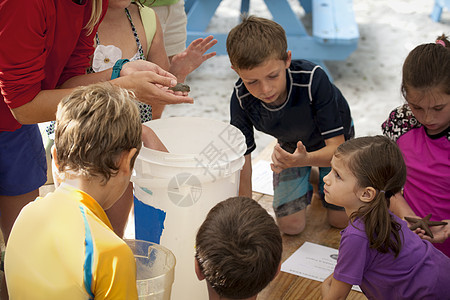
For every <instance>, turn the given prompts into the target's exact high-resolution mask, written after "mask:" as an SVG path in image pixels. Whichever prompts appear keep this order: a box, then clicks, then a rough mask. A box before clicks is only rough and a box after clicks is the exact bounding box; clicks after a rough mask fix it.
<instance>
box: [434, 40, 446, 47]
mask: <svg viewBox="0 0 450 300" xmlns="http://www.w3.org/2000/svg"><path fill="white" fill-rule="evenodd" d="M436 44H438V45H441V46H443V47H446V46H445V42H444V41H443V40H436Z"/></svg>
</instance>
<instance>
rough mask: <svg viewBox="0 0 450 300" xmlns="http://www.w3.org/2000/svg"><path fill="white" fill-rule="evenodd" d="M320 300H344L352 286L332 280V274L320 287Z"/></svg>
mask: <svg viewBox="0 0 450 300" xmlns="http://www.w3.org/2000/svg"><path fill="white" fill-rule="evenodd" d="M321 289H322V299H324V300H341V299H346V298H347V296H348V294H349V293H350V290H351V289H352V286H351V285H350V284H348V283H345V282H343V281H339V280H336V279H334V277H333V274H331V275H330V276H328V278H327V279H325V280H324V282H323V283H322V286H321Z"/></svg>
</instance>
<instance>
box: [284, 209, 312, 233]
mask: <svg viewBox="0 0 450 300" xmlns="http://www.w3.org/2000/svg"><path fill="white" fill-rule="evenodd" d="M277 223H278V227H279V228H280V231H281V232H283V233H285V234H288V235H296V234H299V233H301V232H303V230H305V226H306V218H305V210H301V211H299V212H296V213H294V214H292V215H288V216H285V217H280V218H277Z"/></svg>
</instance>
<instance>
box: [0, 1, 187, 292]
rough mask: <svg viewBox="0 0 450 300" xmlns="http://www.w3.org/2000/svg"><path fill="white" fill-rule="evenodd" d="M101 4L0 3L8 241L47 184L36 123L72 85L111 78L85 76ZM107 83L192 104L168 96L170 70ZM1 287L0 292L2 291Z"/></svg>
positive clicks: (2, 181)
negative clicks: (27, 206)
mask: <svg viewBox="0 0 450 300" xmlns="http://www.w3.org/2000/svg"><path fill="white" fill-rule="evenodd" d="M107 6H108V1H107V0H103V1H102V0H29V1H27V4H26V6H24V5H23V3H22V2H21V1H17V0H2V1H1V2H0V16H1V17H0V45H2V46H1V47H0V91H1V96H0V99H1V100H0V214H1V229H2V232H3V235H4V239H5V241H7V239H8V236H9V232H10V230H11V227H12V225H13V223H14V220H15V219H16V217H17V215H18V213H19V212H20V210H21V209H22V207H23V206H24V205H25V204H27V203H28V202H30V201H32V200H34V199H35V198H36V196H38V193H39V187H40V186H41V185H42V184H44V183H45V181H46V162H45V154H44V150H43V145H42V140H41V137H40V132H39V129H38V126H37V123H40V122H45V121H50V120H54V119H55V112H56V107H57V104H58V103H59V101H60V100H61V99H62V98H63V97H64V96H66V95H68V94H69V93H70V92H71V91H72V89H71V88H72V87H75V86H79V85H87V84H90V83H94V82H99V81H106V80H110V79H111V75H112V73H113V71H112V70H111V69H109V70H106V71H103V72H99V73H94V74H86V68H87V67H89V63H90V56H91V55H92V53H93V51H94V48H93V44H94V42H93V38H94V36H95V32H96V31H97V27H98V24H99V23H100V21H101V19H102V18H103V16H104V14H105V12H106V8H107ZM117 67H118V68H117V70H116V72H115V73H116V75H117V74H120V77H119V78H117V79H114V80H112V83H114V84H116V85H119V86H121V87H124V88H128V89H132V90H133V91H134V92H135V93H136V96H137V97H138V98H139V99H140V100H141V101H142V102H145V103H148V104H175V103H192V102H193V100H192V99H191V98H189V97H187V95H186V94H182V93H173V92H172V91H168V90H167V87H168V86H174V85H175V84H176V78H175V77H174V76H173V75H171V74H170V73H168V72H166V71H164V70H162V69H161V68H159V67H158V66H156V65H154V64H152V63H150V62H148V61H143V60H141V61H135V62H129V63H126V64H123V65H122V64H119V65H118V66H117ZM3 290H4V289H2V292H3Z"/></svg>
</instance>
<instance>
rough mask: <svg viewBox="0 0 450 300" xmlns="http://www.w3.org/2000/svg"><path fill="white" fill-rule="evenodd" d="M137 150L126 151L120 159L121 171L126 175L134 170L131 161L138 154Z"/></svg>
mask: <svg viewBox="0 0 450 300" xmlns="http://www.w3.org/2000/svg"><path fill="white" fill-rule="evenodd" d="M136 152H137V149H136V148H132V149H131V150H130V151H124V152H123V153H122V155H121V157H120V162H119V170H121V171H124V172H125V173H126V174H128V173H129V172H131V170H132V169H133V168H132V167H131V160H132V159H133V157H134V155H135V154H136Z"/></svg>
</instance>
